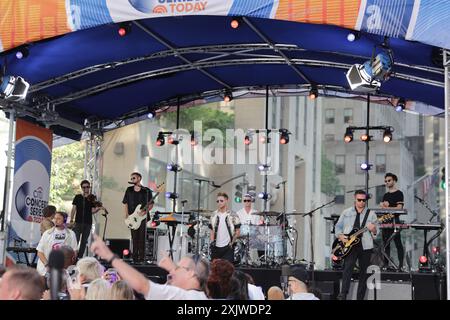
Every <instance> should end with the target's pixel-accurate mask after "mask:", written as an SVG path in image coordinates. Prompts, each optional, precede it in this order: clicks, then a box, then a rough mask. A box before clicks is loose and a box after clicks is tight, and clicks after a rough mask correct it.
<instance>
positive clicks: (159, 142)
mask: <svg viewBox="0 0 450 320" xmlns="http://www.w3.org/2000/svg"><path fill="white" fill-rule="evenodd" d="M164 143H166V140H165V139H164V134H163V133H162V132H161V131H160V132H159V133H158V137H157V138H156V145H157V146H158V147H161V146H163V145H164Z"/></svg>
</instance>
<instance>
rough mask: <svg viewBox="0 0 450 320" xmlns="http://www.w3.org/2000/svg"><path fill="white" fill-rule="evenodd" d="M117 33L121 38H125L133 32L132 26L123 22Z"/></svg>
mask: <svg viewBox="0 0 450 320" xmlns="http://www.w3.org/2000/svg"><path fill="white" fill-rule="evenodd" d="M117 32H118V33H119V35H120V36H121V37H125V36H126V35H128V34H129V33H130V32H131V24H130V23H129V22H122V23H121V24H120V25H119V30H118V31H117Z"/></svg>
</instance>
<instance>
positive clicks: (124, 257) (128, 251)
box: [122, 249, 131, 260]
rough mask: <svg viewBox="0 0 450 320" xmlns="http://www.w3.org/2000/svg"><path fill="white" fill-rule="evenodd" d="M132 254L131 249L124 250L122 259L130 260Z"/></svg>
mask: <svg viewBox="0 0 450 320" xmlns="http://www.w3.org/2000/svg"><path fill="white" fill-rule="evenodd" d="M130 256H131V252H130V250H129V249H123V250H122V259H124V260H128V259H130Z"/></svg>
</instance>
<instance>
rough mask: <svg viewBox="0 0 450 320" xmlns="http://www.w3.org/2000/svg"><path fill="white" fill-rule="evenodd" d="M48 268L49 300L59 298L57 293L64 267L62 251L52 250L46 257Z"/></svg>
mask: <svg viewBox="0 0 450 320" xmlns="http://www.w3.org/2000/svg"><path fill="white" fill-rule="evenodd" d="M48 266H49V268H50V300H59V298H58V293H59V292H61V287H62V273H63V269H64V253H63V252H62V251H61V250H52V251H51V252H50V255H49V258H48Z"/></svg>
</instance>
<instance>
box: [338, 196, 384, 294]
mask: <svg viewBox="0 0 450 320" xmlns="http://www.w3.org/2000/svg"><path fill="white" fill-rule="evenodd" d="M366 202H367V197H366V193H365V192H364V191H363V190H356V191H355V206H354V207H351V208H347V209H345V210H344V211H343V212H342V214H341V216H340V217H339V220H338V222H337V223H336V227H335V234H336V237H337V238H339V240H340V241H342V242H344V243H345V242H347V240H348V237H347V236H346V234H348V233H350V232H351V231H352V230H353V229H361V228H364V227H367V229H368V230H367V231H366V232H364V233H363V235H362V238H361V241H360V242H359V243H358V244H356V245H355V246H353V248H352V249H351V251H350V253H349V254H348V255H347V256H346V257H345V260H344V271H343V273H342V288H341V293H340V294H339V296H338V299H339V300H345V299H346V298H347V293H348V290H349V288H350V280H351V277H352V272H353V268H354V266H355V263H356V260H358V262H359V268H360V271H359V284H358V294H357V299H358V300H363V299H364V296H365V294H366V289H367V283H366V281H367V267H368V266H369V264H370V256H371V255H372V249H373V238H372V235H375V234H376V233H377V227H376V226H375V224H374V223H375V222H376V220H377V217H376V215H375V213H373V212H369V210H367V209H366Z"/></svg>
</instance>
